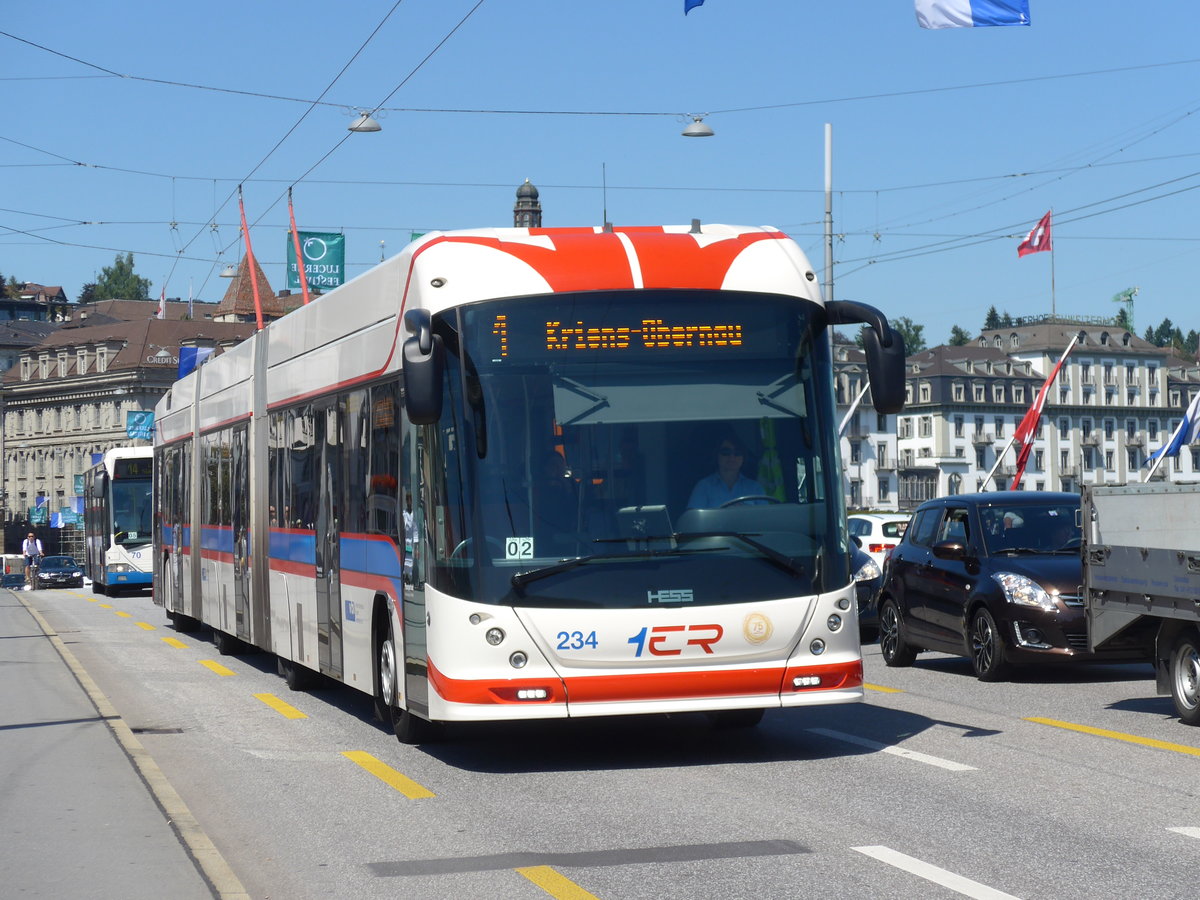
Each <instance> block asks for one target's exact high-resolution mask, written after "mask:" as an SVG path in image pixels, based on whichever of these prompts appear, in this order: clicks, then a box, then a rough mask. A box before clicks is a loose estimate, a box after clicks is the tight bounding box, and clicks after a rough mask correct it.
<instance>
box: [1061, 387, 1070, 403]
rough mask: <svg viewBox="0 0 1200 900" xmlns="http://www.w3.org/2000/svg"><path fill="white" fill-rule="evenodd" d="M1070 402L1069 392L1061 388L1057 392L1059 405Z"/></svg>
mask: <svg viewBox="0 0 1200 900" xmlns="http://www.w3.org/2000/svg"><path fill="white" fill-rule="evenodd" d="M1070 400H1071V392H1070V391H1069V390H1068V389H1067V388H1061V389H1060V390H1059V392H1058V402H1059V403H1064V404H1065V403H1069V402H1070Z"/></svg>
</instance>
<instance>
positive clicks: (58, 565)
mask: <svg viewBox="0 0 1200 900" xmlns="http://www.w3.org/2000/svg"><path fill="white" fill-rule="evenodd" d="M41 567H42V568H43V569H73V568H75V560H74V559H72V558H71V557H70V556H47V557H45V558H44V559H43V560H42V562H41Z"/></svg>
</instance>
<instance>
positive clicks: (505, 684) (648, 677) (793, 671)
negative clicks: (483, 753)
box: [429, 660, 863, 704]
mask: <svg viewBox="0 0 1200 900" xmlns="http://www.w3.org/2000/svg"><path fill="white" fill-rule="evenodd" d="M802 676H817V677H819V678H820V679H821V681H820V684H818V685H811V686H807V687H803V688H793V687H792V681H793V679H795V678H798V677H802ZM429 681H430V684H432V685H433V688H434V690H436V691H437V693H438V695H439V696H440V697H442V698H443V699H445V700H448V701H450V702H452V703H473V704H482V703H529V702H532V701H529V700H518V699H517V691H519V690H536V689H539V688H540V689H542V690H545V691H546V693H547V696H546V698H545V699H544V700H541V701H539V702H545V703H562V702H563V701H564V700H569V701H570V702H572V703H614V702H620V701H631V700H679V699H703V698H705V697H714V698H715V697H752V696H761V697H778V696H779V695H780V693H781V691H782V692H787V693H790V692H793V691H795V692H800V691H814V690H822V691H826V690H838V689H845V688H852V687H860V686H861V685H862V683H863V672H862V661H861V660H852V661H850V662H845V663H833V664H830V665H820V666H789V667H787V668H786V669H784V668H779V667H770V668H759V669H713V670H709V671H691V672H645V673H638V674H636V675H580V676H577V677H574V678H566V679H565V680H564V679H559V678H558V677H556V676H548V677H546V678H505V679H471V680H468V679H462V678H451V677H450V676H448V675H446V674H445V673H444V672H442V671H440V670H439V669H438V668H437V666H435V665H434V664H433V662H432V661H430V662H429ZM564 689H565V696H564Z"/></svg>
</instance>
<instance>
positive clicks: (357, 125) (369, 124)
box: [346, 109, 383, 133]
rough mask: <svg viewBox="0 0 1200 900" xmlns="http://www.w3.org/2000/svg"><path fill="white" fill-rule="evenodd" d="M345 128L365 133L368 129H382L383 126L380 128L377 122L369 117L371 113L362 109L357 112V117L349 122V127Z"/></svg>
mask: <svg viewBox="0 0 1200 900" xmlns="http://www.w3.org/2000/svg"><path fill="white" fill-rule="evenodd" d="M346 130H347V131H357V132H360V133H365V132H369V131H383V128H381V127H380V125H379V123H378V122H376V121H375V120H374V119H372V118H371V114H370V113H369V112H367V111H366V110H365V109H364V110H362V111H361V112H360V113H359V116H358V118H357V119H355V120H354V121H353V122H351V123H350V127H349V128H348V129H346Z"/></svg>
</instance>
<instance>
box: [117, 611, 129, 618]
mask: <svg viewBox="0 0 1200 900" xmlns="http://www.w3.org/2000/svg"><path fill="white" fill-rule="evenodd" d="M117 615H118V616H120V617H121V618H122V619H132V618H133V613H127V612H125V610H123V609H118V610H117Z"/></svg>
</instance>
